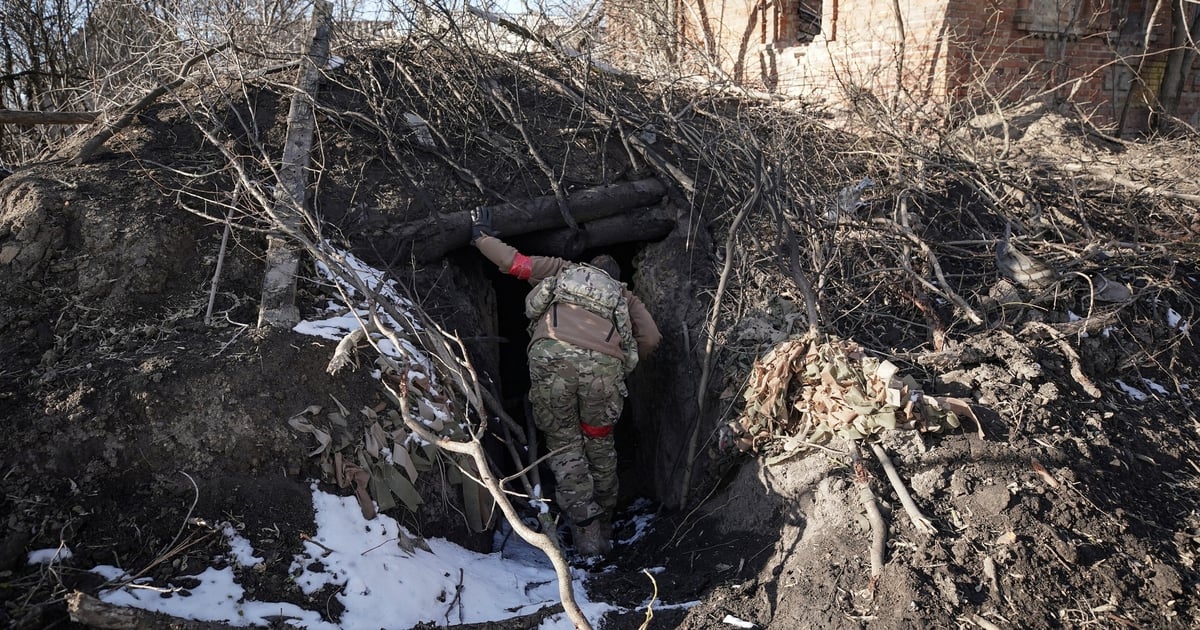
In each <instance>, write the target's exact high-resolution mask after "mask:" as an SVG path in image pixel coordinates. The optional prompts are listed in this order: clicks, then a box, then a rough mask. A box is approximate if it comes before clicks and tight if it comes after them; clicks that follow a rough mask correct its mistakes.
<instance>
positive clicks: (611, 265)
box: [588, 254, 621, 280]
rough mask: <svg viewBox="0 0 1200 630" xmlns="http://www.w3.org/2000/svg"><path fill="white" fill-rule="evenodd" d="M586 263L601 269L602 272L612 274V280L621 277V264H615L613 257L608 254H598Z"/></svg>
mask: <svg viewBox="0 0 1200 630" xmlns="http://www.w3.org/2000/svg"><path fill="white" fill-rule="evenodd" d="M588 264H589V265H591V266H593V267H595V268H597V269H601V270H603V271H604V273H607V274H608V275H609V276H612V279H613V280H620V279H621V266H620V265H618V264H617V261H616V259H615V258H613V257H612V256H609V255H608V254H600V255H599V256H596V257H595V258H593V259H592V260H591V261H590V262H588Z"/></svg>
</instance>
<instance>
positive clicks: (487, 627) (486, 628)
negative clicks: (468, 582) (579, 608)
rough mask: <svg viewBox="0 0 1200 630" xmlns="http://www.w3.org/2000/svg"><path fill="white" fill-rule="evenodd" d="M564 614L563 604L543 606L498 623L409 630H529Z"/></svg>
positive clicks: (433, 625)
mask: <svg viewBox="0 0 1200 630" xmlns="http://www.w3.org/2000/svg"><path fill="white" fill-rule="evenodd" d="M561 612H563V607H562V604H552V605H549V606H543V607H541V608H539V609H537V610H535V611H534V612H531V613H529V614H525V615H519V616H516V617H509V618H508V619H500V620H498V621H480V622H477V623H460V624H456V625H452V626H444V625H438V624H436V623H433V622H424V623H419V624H417V625H415V626H413V627H412V628H410V629H409V630H527V629H528V628H537V627H539V626H540V625H541V623H542V622H543V621H545V620H546V618H548V617H552V616H554V615H557V614H559V613H561Z"/></svg>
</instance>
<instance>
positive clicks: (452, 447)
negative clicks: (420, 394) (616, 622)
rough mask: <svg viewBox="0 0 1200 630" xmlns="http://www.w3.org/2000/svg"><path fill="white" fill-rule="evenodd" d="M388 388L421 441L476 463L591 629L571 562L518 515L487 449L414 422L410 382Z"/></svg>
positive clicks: (579, 621)
mask: <svg viewBox="0 0 1200 630" xmlns="http://www.w3.org/2000/svg"><path fill="white" fill-rule="evenodd" d="M384 388H385V389H386V391H387V392H388V393H389V394H391V396H392V398H393V400H394V402H396V403H398V404H399V406H400V417H401V418H403V419H404V424H405V425H406V426H407V427H408V428H409V429H410V430H411V431H412V432H413V433H416V434H417V435H419V436H421V439H423V440H425V441H427V442H430V443H433V444H436V445H437V447H438V448H440V449H444V450H447V451H450V452H451V453H457V454H459V455H466V456H467V457H470V458H471V459H472V460H474V462H475V465H476V466H477V467H478V471H479V481H481V482H482V483H483V485H484V487H486V488H487V490H488V492H490V493H491V495H492V497H493V498H494V499H495V500H496V504H497V505H499V506H500V511H502V512H504V516H505V517H506V518H507V519H508V524H509V526H511V527H512V528H513V531H514V532H516V533H517V535H518V536H520V537H521V538H522V539H523V540H525V542H528V543H529V544H531V545H533V546H534V547H537V548H538V549H539V550H541V551H542V553H544V554H546V557H547V558H549V559H550V563H551V564H553V565H554V572H555V574H556V575H557V576H558V596H559V599H560V600H561V601H562V606H563V609H564V610H565V611H566V613H567V616H568V617H570V618H571V622H572V623H574V624H575V627H576V628H577V630H591V628H592V625H591V623H590V622H589V621H588V619H587V617H586V616H584V614H583V611H582V610H580V608H579V604H578V603H577V602H576V601H575V585H574V582H573V581H572V578H571V567H570V565H568V564H567V560H566V558H565V557H563V554H562V551H561V550H560V549H559V548H558V546H557V545H556V544H555V543H554V540H553V539H552V538H550V537H549V536H547V535H545V534H543V533H541V532H535V531H533V530H532V529H530V528H529V526H528V525H526V524H525V522H524V521H522V520H521V516H520V514H517V510H516V508H514V507H513V505H512V502H511V501H509V500H508V495H507V494H506V493H505V492H504V489H503V488H501V487H500V482H499V480H498V479H496V476H495V475H493V474H492V470H491V466H490V465H489V464H488V461H487V454H486V453H484V451H483V446H482V445H481V444H480V443H479V441H478V440H473V441H470V442H458V441H455V440H451V439H450V438H444V437H441V436H439V435H436V434H434V433H433V432H432V431H430V430H429V427H426V426H425V425H423V424H421V423H420V422H418V421H417V420H415V419H413V417H412V414H410V413H409V404H408V391H407V390H408V387H407V383H401V384H400V391H399V392H397V391H395V390H393V389H392V387H391V385H389V384H387V383H384Z"/></svg>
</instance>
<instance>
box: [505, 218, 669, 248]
mask: <svg viewBox="0 0 1200 630" xmlns="http://www.w3.org/2000/svg"><path fill="white" fill-rule="evenodd" d="M579 227H580V228H581V229H580V231H579V232H577V233H576V232H572V231H571V230H570V229H567V228H559V229H557V230H542V231H539V232H531V233H529V234H522V235H521V236H518V237H516V238H513V239H511V241H510V244H511V245H513V246H515V247H516V248H517V249H519V250H521V251H522V252H524V253H526V254H535V255H539V256H558V257H559V258H566V259H568V260H574V259H578V258H579V256H580V255H581V254H582V253H583V252H584V251H586V250H589V249H600V248H604V247H611V246H613V245H619V244H621V243H631V242H634V241H656V240H659V239H662V238H666V236H667V235H668V234H670V233H671V230H673V229H675V214H674V212H673V211H672V210H671V209H669V208H667V207H664V206H655V207H653V208H637V209H634V210H630V211H627V212H624V213H622V214H614V215H612V216H609V217H604V218H601V219H596V220H595V221H589V222H587V223H584V224H582V225H580V226H579Z"/></svg>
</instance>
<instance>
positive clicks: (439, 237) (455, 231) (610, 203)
mask: <svg viewBox="0 0 1200 630" xmlns="http://www.w3.org/2000/svg"><path fill="white" fill-rule="evenodd" d="M666 192H667V188H666V186H664V185H663V183H662V182H661V181H659V180H658V179H656V178H653V177H651V178H647V179H639V180H636V181H632V182H624V183H620V184H608V185H605V186H597V187H595V188H585V189H582V190H577V191H575V192H572V193H570V194H568V195H567V208H568V210H570V212H571V216H572V217H574V219H575V221H576V222H578V223H586V222H589V221H595V220H596V219H602V218H604V217H609V216H612V215H615V214H619V213H622V212H626V211H628V210H631V209H634V208H646V207H649V206H654V205H655V204H657V203H658V202H659V201H660V200H661V199H662V197H663V196H664V195H665V194H666ZM491 208H492V215H493V222H492V225H493V227H495V228H496V231H497V232H499V234H500V236H501V237H502V238H506V239H507V238H511V237H514V236H518V235H521V234H529V233H531V232H538V231H541V230H552V229H555V228H561V227H563V226H564V225H565V224H564V222H563V216H562V213H561V212H560V211H559V206H558V200H557V199H555V197H554V196H553V195H547V196H544V197H535V198H533V199H530V200H527V201H521V202H513V203H506V204H500V205H496V206H491ZM396 238H397V239H398V240H399V242H394V245H395V246H396V247H397V248H398V249H400V251H402V252H404V253H405V254H406V255H405V256H404V257H403V258H408V257H409V255H411V257H412V258H413V259H415V260H416V261H417V262H419V263H427V262H432V261H435V260H438V259H440V258H442V257H443V256H445V255H446V254H447V253H449V252H451V251H453V250H455V249H458V248H461V247H466V246H467V245H468V244H470V242H471V211H470V210H462V211H459V212H454V213H451V214H446V215H441V216H436V217H431V218H429V219H427V220H425V221H417V222H413V223H410V224H407V225H405V226H403V227H402V228H401V229H400V231H399V233H398V234H397V235H396ZM609 238H611V237H609ZM624 240H634V239H624Z"/></svg>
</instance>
